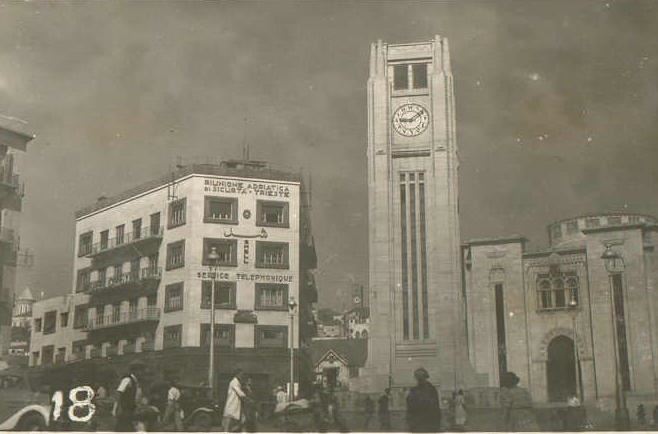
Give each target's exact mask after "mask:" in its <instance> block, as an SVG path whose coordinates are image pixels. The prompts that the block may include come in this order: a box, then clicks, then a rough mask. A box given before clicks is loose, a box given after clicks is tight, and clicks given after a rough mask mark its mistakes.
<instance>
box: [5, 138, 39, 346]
mask: <svg viewBox="0 0 658 434" xmlns="http://www.w3.org/2000/svg"><path fill="white" fill-rule="evenodd" d="M32 139H34V136H32V135H29V134H25V133H23V132H19V131H16V130H14V129H12V128H6V127H4V126H0V358H1V357H3V356H5V355H6V354H7V352H8V349H9V343H10V341H11V318H12V300H13V297H14V292H15V284H16V265H17V262H18V258H19V238H18V230H19V227H20V226H19V223H20V211H21V208H22V202H23V185H22V184H21V182H20V178H19V175H18V172H19V170H18V168H19V167H20V162H19V160H20V153H19V152H18V151H26V150H27V144H28V142H30V141H31V140H32Z"/></svg>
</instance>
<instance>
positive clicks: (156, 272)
mask: <svg viewBox="0 0 658 434" xmlns="http://www.w3.org/2000/svg"><path fill="white" fill-rule="evenodd" d="M161 277H162V268H160V267H146V268H142V269H141V270H140V272H133V271H129V272H128V273H121V274H120V275H118V276H113V277H110V278H109V279H104V280H95V281H93V282H89V283H88V284H87V285H83V286H86V288H85V290H86V291H89V292H100V291H104V290H106V289H110V288H116V287H118V286H123V285H126V284H129V283H138V282H143V281H146V280H150V279H155V280H157V279H160V278H161Z"/></svg>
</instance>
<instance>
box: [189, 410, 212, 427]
mask: <svg viewBox="0 0 658 434" xmlns="http://www.w3.org/2000/svg"><path fill="white" fill-rule="evenodd" d="M192 425H194V427H195V428H196V429H198V430H200V431H209V430H210V428H211V427H212V417H211V416H210V415H209V414H208V413H199V414H197V415H196V416H194V421H193V422H192Z"/></svg>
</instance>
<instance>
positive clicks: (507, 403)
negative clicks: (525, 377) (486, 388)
mask: <svg viewBox="0 0 658 434" xmlns="http://www.w3.org/2000/svg"><path fill="white" fill-rule="evenodd" d="M519 382H520V379H519V377H518V376H517V375H516V374H515V373H514V372H505V373H504V374H503V375H502V376H501V378H500V404H501V405H502V407H503V409H504V410H505V430H506V431H516V432H519V431H526V432H527V431H539V425H538V424H537V419H536V418H535V414H534V413H533V411H532V398H531V397H530V393H529V392H528V391H527V390H526V389H524V388H522V387H519Z"/></svg>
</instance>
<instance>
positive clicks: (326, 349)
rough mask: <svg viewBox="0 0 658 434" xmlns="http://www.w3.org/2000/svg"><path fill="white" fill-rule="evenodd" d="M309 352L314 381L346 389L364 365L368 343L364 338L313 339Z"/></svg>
mask: <svg viewBox="0 0 658 434" xmlns="http://www.w3.org/2000/svg"><path fill="white" fill-rule="evenodd" d="M311 354H312V360H313V369H314V371H315V375H316V381H321V380H324V381H326V382H327V383H328V384H329V385H332V386H334V387H338V388H344V389H347V388H349V385H350V380H351V379H354V378H356V377H358V376H359V369H360V368H362V367H363V366H364V365H365V362H366V358H367V356H368V343H367V341H366V340H364V339H345V338H339V339H317V340H316V339H314V340H313V343H312V344H311Z"/></svg>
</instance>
